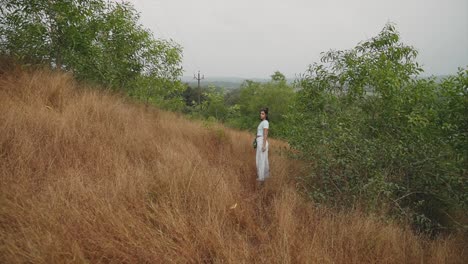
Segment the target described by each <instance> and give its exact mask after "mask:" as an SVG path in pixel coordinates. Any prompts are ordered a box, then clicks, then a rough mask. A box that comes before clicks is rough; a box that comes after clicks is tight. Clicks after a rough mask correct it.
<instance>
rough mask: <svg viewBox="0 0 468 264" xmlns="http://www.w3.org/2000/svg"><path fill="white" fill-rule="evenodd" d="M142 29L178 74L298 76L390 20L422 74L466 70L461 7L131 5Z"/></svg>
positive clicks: (208, 0)
mask: <svg viewBox="0 0 468 264" xmlns="http://www.w3.org/2000/svg"><path fill="white" fill-rule="evenodd" d="M130 2H132V3H133V4H134V6H135V8H136V9H137V11H138V12H140V13H141V23H142V24H143V25H144V26H145V27H147V28H149V29H150V30H151V31H152V32H153V33H154V34H155V36H156V37H162V38H167V39H169V38H171V39H173V40H174V41H176V42H177V43H179V44H180V45H181V46H182V47H183V49H184V51H183V56H184V59H183V67H184V70H185V74H184V75H188V76H190V75H193V73H194V72H196V71H197V70H200V71H201V72H202V73H204V74H205V76H211V77H220V76H232V77H244V78H254V77H259V78H268V77H269V75H271V74H272V73H273V72H274V71H276V70H279V71H281V72H283V73H284V74H285V75H286V76H287V77H289V78H292V77H294V76H295V74H298V73H303V72H304V71H305V70H306V69H307V66H308V65H309V64H311V63H313V62H317V61H318V60H319V58H320V52H323V51H328V50H330V49H350V48H353V47H354V46H355V45H356V44H357V43H358V42H360V41H363V40H367V39H369V38H371V37H373V36H376V35H377V34H378V33H379V32H380V30H381V29H382V28H383V27H384V25H385V23H387V22H389V21H391V22H394V23H395V24H396V27H397V30H398V31H399V32H400V34H401V40H402V42H403V43H405V44H409V45H412V46H414V47H415V48H416V49H417V50H418V51H419V56H418V59H417V61H418V62H420V63H421V64H422V65H423V68H424V70H425V75H432V74H434V75H442V74H453V73H456V72H457V68H458V67H460V66H464V67H466V66H468V1H467V0H445V1H441V0H393V1H391V0H360V1H359V0H327V1H326V0H322V1H315V0H281V1H279V0H232V1H224V0H195V1H192V0H130Z"/></svg>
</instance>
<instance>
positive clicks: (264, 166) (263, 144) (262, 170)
mask: <svg viewBox="0 0 468 264" xmlns="http://www.w3.org/2000/svg"><path fill="white" fill-rule="evenodd" d="M260 120H261V122H260V124H259V125H258V128H257V155H256V162H257V181H260V182H263V181H264V180H265V179H266V178H268V176H270V167H269V164H268V141H267V139H268V128H269V123H268V108H263V109H261V110H260Z"/></svg>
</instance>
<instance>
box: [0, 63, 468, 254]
mask: <svg viewBox="0 0 468 264" xmlns="http://www.w3.org/2000/svg"><path fill="white" fill-rule="evenodd" d="M251 140H252V138H251V135H249V134H248V133H244V132H237V131H232V130H229V129H225V128H223V127H221V126H216V125H211V126H206V125H204V124H203V123H201V122H192V121H189V120H187V119H185V118H183V117H181V116H179V115H177V114H173V113H167V112H163V111H160V110H157V109H154V108H145V107H144V106H141V105H138V104H136V103H132V102H129V101H128V100H127V99H125V97H121V96H117V95H112V94H109V93H105V92H102V91H97V90H92V89H88V88H86V87H79V85H78V84H77V83H76V82H75V81H74V80H73V78H72V77H71V76H70V75H67V74H64V73H54V72H50V71H47V70H36V71H25V70H21V69H13V70H6V71H0V180H1V181H0V262H1V263H65V262H67V263H68V262H70V263H83V262H89V263H120V262H122V263H172V262H176V263H187V262H188V263H200V262H207V263H221V262H224V263H462V261H463V258H464V257H465V256H466V253H465V251H464V244H463V243H464V242H466V241H465V240H463V237H462V236H457V237H449V238H440V239H437V240H427V239H424V238H422V237H419V236H417V235H415V234H413V233H412V232H411V231H409V230H407V229H405V228H402V227H400V226H397V225H394V224H390V223H383V222H382V221H380V220H378V219H377V218H374V217H370V216H364V215H361V214H360V213H358V212H354V213H338V212H334V211H332V210H327V209H323V208H322V209H320V208H318V207H316V206H314V204H312V203H311V202H308V201H306V200H304V199H303V198H302V197H301V195H299V194H298V193H297V192H296V190H295V188H294V177H295V175H297V171H299V170H300V169H301V166H300V164H298V163H296V162H293V161H291V160H288V159H287V158H286V157H284V156H283V155H280V153H279V151H278V150H279V148H280V146H284V143H282V142H279V141H274V140H272V141H271V154H270V164H271V170H272V178H271V180H270V182H267V183H266V184H265V186H263V187H259V186H256V182H255V161H254V150H253V149H252V147H251Z"/></svg>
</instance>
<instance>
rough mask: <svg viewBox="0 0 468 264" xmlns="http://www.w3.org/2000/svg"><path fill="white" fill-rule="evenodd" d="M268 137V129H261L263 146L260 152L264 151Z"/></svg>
mask: <svg viewBox="0 0 468 264" xmlns="http://www.w3.org/2000/svg"><path fill="white" fill-rule="evenodd" d="M267 137H268V128H264V129H263V146H262V151H265V150H266V141H267Z"/></svg>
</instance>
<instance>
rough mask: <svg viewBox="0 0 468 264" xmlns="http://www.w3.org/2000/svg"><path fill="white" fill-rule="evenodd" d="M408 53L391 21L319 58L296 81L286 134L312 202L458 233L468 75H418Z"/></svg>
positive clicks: (467, 143)
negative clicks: (305, 165) (302, 162)
mask: <svg viewBox="0 0 468 264" xmlns="http://www.w3.org/2000/svg"><path fill="white" fill-rule="evenodd" d="M416 55H417V51H416V50H415V49H414V48H413V47H410V46H407V45H404V44H402V43H400V42H399V35H398V32H396V30H395V28H394V26H393V25H391V24H387V25H386V26H385V28H384V29H383V30H382V32H381V33H380V34H379V35H378V36H377V37H375V38H372V39H370V40H368V41H365V42H363V43H360V44H359V45H358V46H356V47H355V48H353V49H351V50H346V51H330V52H327V53H325V54H324V55H323V57H322V60H321V63H320V64H314V65H311V66H310V67H309V69H308V71H307V72H306V73H305V74H303V75H302V76H301V78H300V79H298V80H297V82H296V86H297V87H298V88H299V91H298V93H297V96H296V100H295V109H296V110H297V111H295V112H291V113H290V114H288V115H287V121H288V122H289V123H291V127H290V128H289V129H288V130H287V133H288V134H287V137H288V140H289V142H290V144H291V145H292V146H293V147H294V148H296V149H297V150H299V151H300V152H301V154H302V156H303V158H304V159H307V160H310V164H311V169H310V173H309V175H308V176H307V177H305V178H304V184H305V186H307V188H306V189H307V192H308V194H309V195H310V197H312V198H313V199H315V200H316V201H318V202H323V203H331V204H334V205H336V206H341V207H348V206H354V205H357V204H359V205H360V206H362V205H364V206H365V207H366V208H367V209H368V210H369V211H377V210H385V212H386V213H389V214H390V215H391V216H393V217H397V218H398V219H405V220H409V221H411V222H412V223H413V224H414V226H415V227H417V228H418V229H419V230H421V231H427V232H435V231H440V230H444V229H450V228H466V227H464V226H462V224H460V223H459V221H457V219H456V218H457V217H456V215H459V214H460V212H463V211H465V210H466V207H467V201H468V190H467V187H466V186H467V170H466V168H467V167H468V166H467V165H468V163H467V160H468V155H467V149H468V140H467V131H468V113H467V110H466V109H468V105H467V102H468V98H467V93H468V92H467V87H468V86H467V83H468V71H467V70H463V69H461V70H460V71H459V73H458V75H457V76H453V77H449V78H447V79H444V80H443V81H441V82H440V83H438V82H435V80H434V79H420V78H419V79H418V78H416V77H417V75H418V74H419V73H420V72H421V71H422V70H421V69H420V68H419V65H418V64H417V63H416V62H415V61H414V60H415V58H416ZM461 215H463V214H461Z"/></svg>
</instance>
